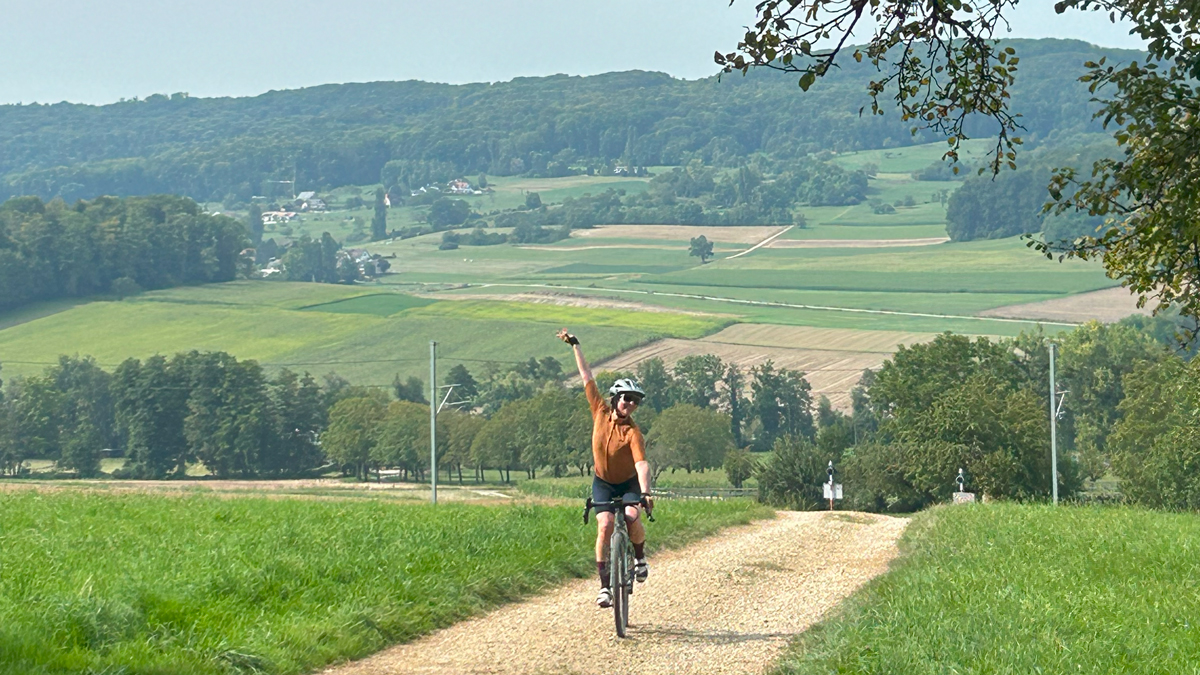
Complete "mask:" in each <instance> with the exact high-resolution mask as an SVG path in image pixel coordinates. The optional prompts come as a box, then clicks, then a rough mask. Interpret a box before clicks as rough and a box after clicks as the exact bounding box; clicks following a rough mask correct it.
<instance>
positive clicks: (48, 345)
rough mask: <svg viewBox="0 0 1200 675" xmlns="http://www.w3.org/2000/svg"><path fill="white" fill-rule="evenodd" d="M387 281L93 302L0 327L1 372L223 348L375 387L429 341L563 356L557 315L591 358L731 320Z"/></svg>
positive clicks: (413, 369) (509, 355) (444, 354)
mask: <svg viewBox="0 0 1200 675" xmlns="http://www.w3.org/2000/svg"><path fill="white" fill-rule="evenodd" d="M386 288H387V287H386V286H381V287H376V290H375V291H374V292H373V293H372V292H371V291H369V290H366V289H364V288H359V287H344V286H331V285H325V284H306V283H285V282H273V281H259V282H235V283H230V284H216V285H209V286H203V287H193V288H184V289H174V290H170V291H161V292H153V293H146V294H143V295H141V296H138V297H136V298H128V299H126V300H124V301H121V302H92V303H88V304H85V305H79V306H75V307H71V308H69V309H65V310H63V311H59V312H57V313H55V314H52V315H50V316H45V317H42V318H39V319H36V320H32V321H27V322H25V323H21V324H19V325H15V326H12V327H10V328H7V329H4V330H0V364H2V365H3V367H4V372H5V374H6V375H21V374H34V373H37V372H40V371H41V370H42V369H43V368H44V367H45V366H46V365H47V364H49V363H52V362H54V361H55V360H57V358H58V356H59V355H61V354H80V355H90V356H94V357H95V358H96V359H97V361H98V362H100V363H101V364H102V365H104V366H106V367H110V368H111V367H114V366H116V365H117V364H119V363H120V362H121V361H123V360H124V359H126V358H130V357H135V358H144V357H147V356H152V355H154V354H164V355H170V354H173V353H175V352H178V351H188V350H193V349H195V350H201V351H205V350H221V351H227V352H229V353H231V354H233V355H235V356H237V357H239V358H246V359H255V360H258V361H259V362H260V363H262V364H263V365H264V366H267V367H268V368H274V367H282V366H287V367H290V368H292V369H294V370H298V371H310V372H313V373H316V374H324V373H327V372H330V371H333V372H337V373H338V374H340V375H342V376H344V377H347V378H349V379H351V380H352V381H355V382H359V383H362V384H370V385H379V386H384V385H387V384H389V383H390V382H391V381H392V377H393V375H394V374H400V375H401V376H403V377H408V376H410V375H416V376H425V374H426V373H428V372H429V370H428V369H429V341H430V340H436V341H437V342H438V343H439V348H438V353H439V358H440V359H441V360H443V361H444V363H445V366H444V367H448V366H449V365H451V364H453V363H467V364H472V365H471V366H470V367H472V368H475V367H478V366H479V365H480V364H482V363H483V362H489V361H494V362H498V363H515V362H520V361H525V360H527V359H529V358H530V357H536V358H542V357H546V356H554V357H558V358H560V359H561V358H562V357H563V356H564V353H563V348H562V344H561V343H560V342H559V341H557V340H555V339H554V332H555V331H556V330H557V329H558V328H559V327H561V326H562V325H566V324H570V325H571V326H572V328H573V329H575V330H578V331H579V332H580V334H583V335H587V336H588V347H589V350H588V351H589V356H591V357H592V358H596V359H601V358H606V357H608V356H612V355H614V354H617V353H619V352H621V351H624V350H626V349H629V348H631V347H633V346H635V345H638V344H643V343H645V342H647V341H649V340H653V339H656V338H659V337H666V336H672V335H679V336H681V337H700V336H701V335H705V334H708V333H711V332H714V331H716V330H719V329H720V328H721V327H723V326H724V325H727V324H728V322H729V320H728V319H721V318H716V317H713V318H707V317H694V316H688V315H683V314H678V315H669V316H668V317H667V318H665V319H662V320H660V319H659V316H658V315H648V314H635V313H631V312H617V311H613V310H600V309H597V310H592V309H586V308H561V307H554V306H544V305H528V304H521V303H503V302H499V303H459V302H437V303H430V302H428V301H425V300H423V299H420V298H413V297H411V296H405V295H399V294H396V296H395V297H396V299H395V300H392V299H391V297H390V296H389V294H380V290H386ZM481 305H482V306H481ZM323 307H324V308H325V309H332V310H333V311H323V309H322V308H323ZM403 307H409V309H402V308H403ZM397 308H401V309H399V311H398V313H397V312H393V311H392V310H396V309H397ZM675 331H678V332H675ZM568 356H569V354H568ZM568 365H569V364H568Z"/></svg>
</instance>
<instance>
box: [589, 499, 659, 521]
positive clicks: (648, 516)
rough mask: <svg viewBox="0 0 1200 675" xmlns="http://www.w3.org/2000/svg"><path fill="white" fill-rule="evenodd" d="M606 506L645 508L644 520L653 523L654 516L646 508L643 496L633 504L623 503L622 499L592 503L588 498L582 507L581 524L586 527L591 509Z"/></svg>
mask: <svg viewBox="0 0 1200 675" xmlns="http://www.w3.org/2000/svg"><path fill="white" fill-rule="evenodd" d="M606 506H618V507H620V508H622V509H623V508H625V507H626V506H641V507H645V508H646V519H647V520H649V521H650V522H652V523H653V522H654V514H653V513H651V510H650V508H649V507H647V506H646V498H645V497H644V496H643V497H642V498H641V499H639V500H637V501H633V502H630V501H625V498H624V497H622V498H620V499H614V500H612V501H608V502H593V501H592V498H591V497H588V498H587V503H586V504H585V505H584V507H583V524H584V525H587V522H588V513H590V512H591V510H592V509H595V508H601V507H606Z"/></svg>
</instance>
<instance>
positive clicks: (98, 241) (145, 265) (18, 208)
mask: <svg viewBox="0 0 1200 675" xmlns="http://www.w3.org/2000/svg"><path fill="white" fill-rule="evenodd" d="M249 245H250V240H249V239H248V237H247V232H246V228H245V226H244V225H243V224H242V223H240V222H238V221H237V220H234V219H232V218H228V217H225V216H218V215H212V214H207V213H204V212H202V210H201V209H200V207H199V206H198V205H197V204H196V203H195V202H193V201H192V200H191V199H188V198H186V197H176V196H170V195H157V196H152V197H129V198H125V199H118V198H115V197H99V198H97V199H94V200H92V201H79V202H76V203H75V204H74V205H72V206H68V205H67V204H66V203H65V202H63V201H62V200H61V199H55V200H51V201H50V202H49V203H47V202H43V201H42V200H41V199H40V198H38V197H34V196H27V197H18V198H14V199H10V200H8V201H6V202H4V203H3V204H0V288H3V289H4V293H3V294H0V309H6V308H10V307H17V306H20V305H22V304H25V303H27V302H31V301H34V300H50V299H54V298H66V297H82V296H87V295H94V294H99V293H113V294H117V295H128V294H130V293H134V292H137V291H139V290H141V289H155V288H167V287H170V286H178V285H182V284H195V283H207V282H215V281H229V280H231V279H234V278H236V277H237V276H238V275H239V274H245V273H248V271H249V269H250V265H251V264H252V263H253V260H251V259H249V258H248V257H243V256H242V255H241V254H242V251H243V250H244V249H245V248H246V247H247V246H249Z"/></svg>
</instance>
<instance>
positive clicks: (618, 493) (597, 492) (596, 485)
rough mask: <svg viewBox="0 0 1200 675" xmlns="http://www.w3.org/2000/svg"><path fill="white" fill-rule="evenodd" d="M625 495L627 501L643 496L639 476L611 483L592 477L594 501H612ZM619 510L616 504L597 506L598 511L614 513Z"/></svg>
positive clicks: (639, 498) (634, 500)
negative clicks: (622, 481)
mask: <svg viewBox="0 0 1200 675" xmlns="http://www.w3.org/2000/svg"><path fill="white" fill-rule="evenodd" d="M622 496H623V497H625V501H627V502H636V501H639V500H641V498H642V486H641V485H639V484H638V479H637V476H634V477H633V478H630V479H629V480H627V481H625V482H624V483H616V484H613V483H609V482H608V481H605V480H600V479H599V478H595V477H593V478H592V503H594V504H599V503H601V502H611V501H613V500H614V499H617V498H620V497H622ZM616 510H617V508H616V507H615V506H608V507H597V508H596V512H597V513H599V512H601V511H608V512H609V513H613V512H615V511H616Z"/></svg>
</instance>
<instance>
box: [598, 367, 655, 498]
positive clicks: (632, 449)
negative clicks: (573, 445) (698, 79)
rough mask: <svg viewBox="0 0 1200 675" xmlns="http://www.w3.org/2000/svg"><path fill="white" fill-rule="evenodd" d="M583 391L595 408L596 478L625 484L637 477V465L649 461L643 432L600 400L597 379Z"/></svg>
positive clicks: (630, 420) (631, 421)
mask: <svg viewBox="0 0 1200 675" xmlns="http://www.w3.org/2000/svg"><path fill="white" fill-rule="evenodd" d="M583 391H584V392H585V393H586V394H587V400H588V405H590V406H591V408H592V462H593V464H594V465H595V467H596V477H597V478H599V479H600V480H602V481H605V482H608V483H624V482H625V481H627V480H629V479H630V478H633V477H634V476H636V475H637V470H636V469H635V468H634V464H636V463H637V462H642V461H645V459H646V442H645V440H644V439H643V438H642V430H641V429H638V426H637V424H636V423H635V422H634V421H633V420H632V419H629V418H625V419H621V418H619V417H617V414H616V413H615V412H613V409H612V408H610V407H609V406H608V404H607V403H605V402H604V399H602V398H600V389H599V388H598V387H597V386H596V381H595V380H589V381H588V383H587V384H586V385H584V387H583Z"/></svg>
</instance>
